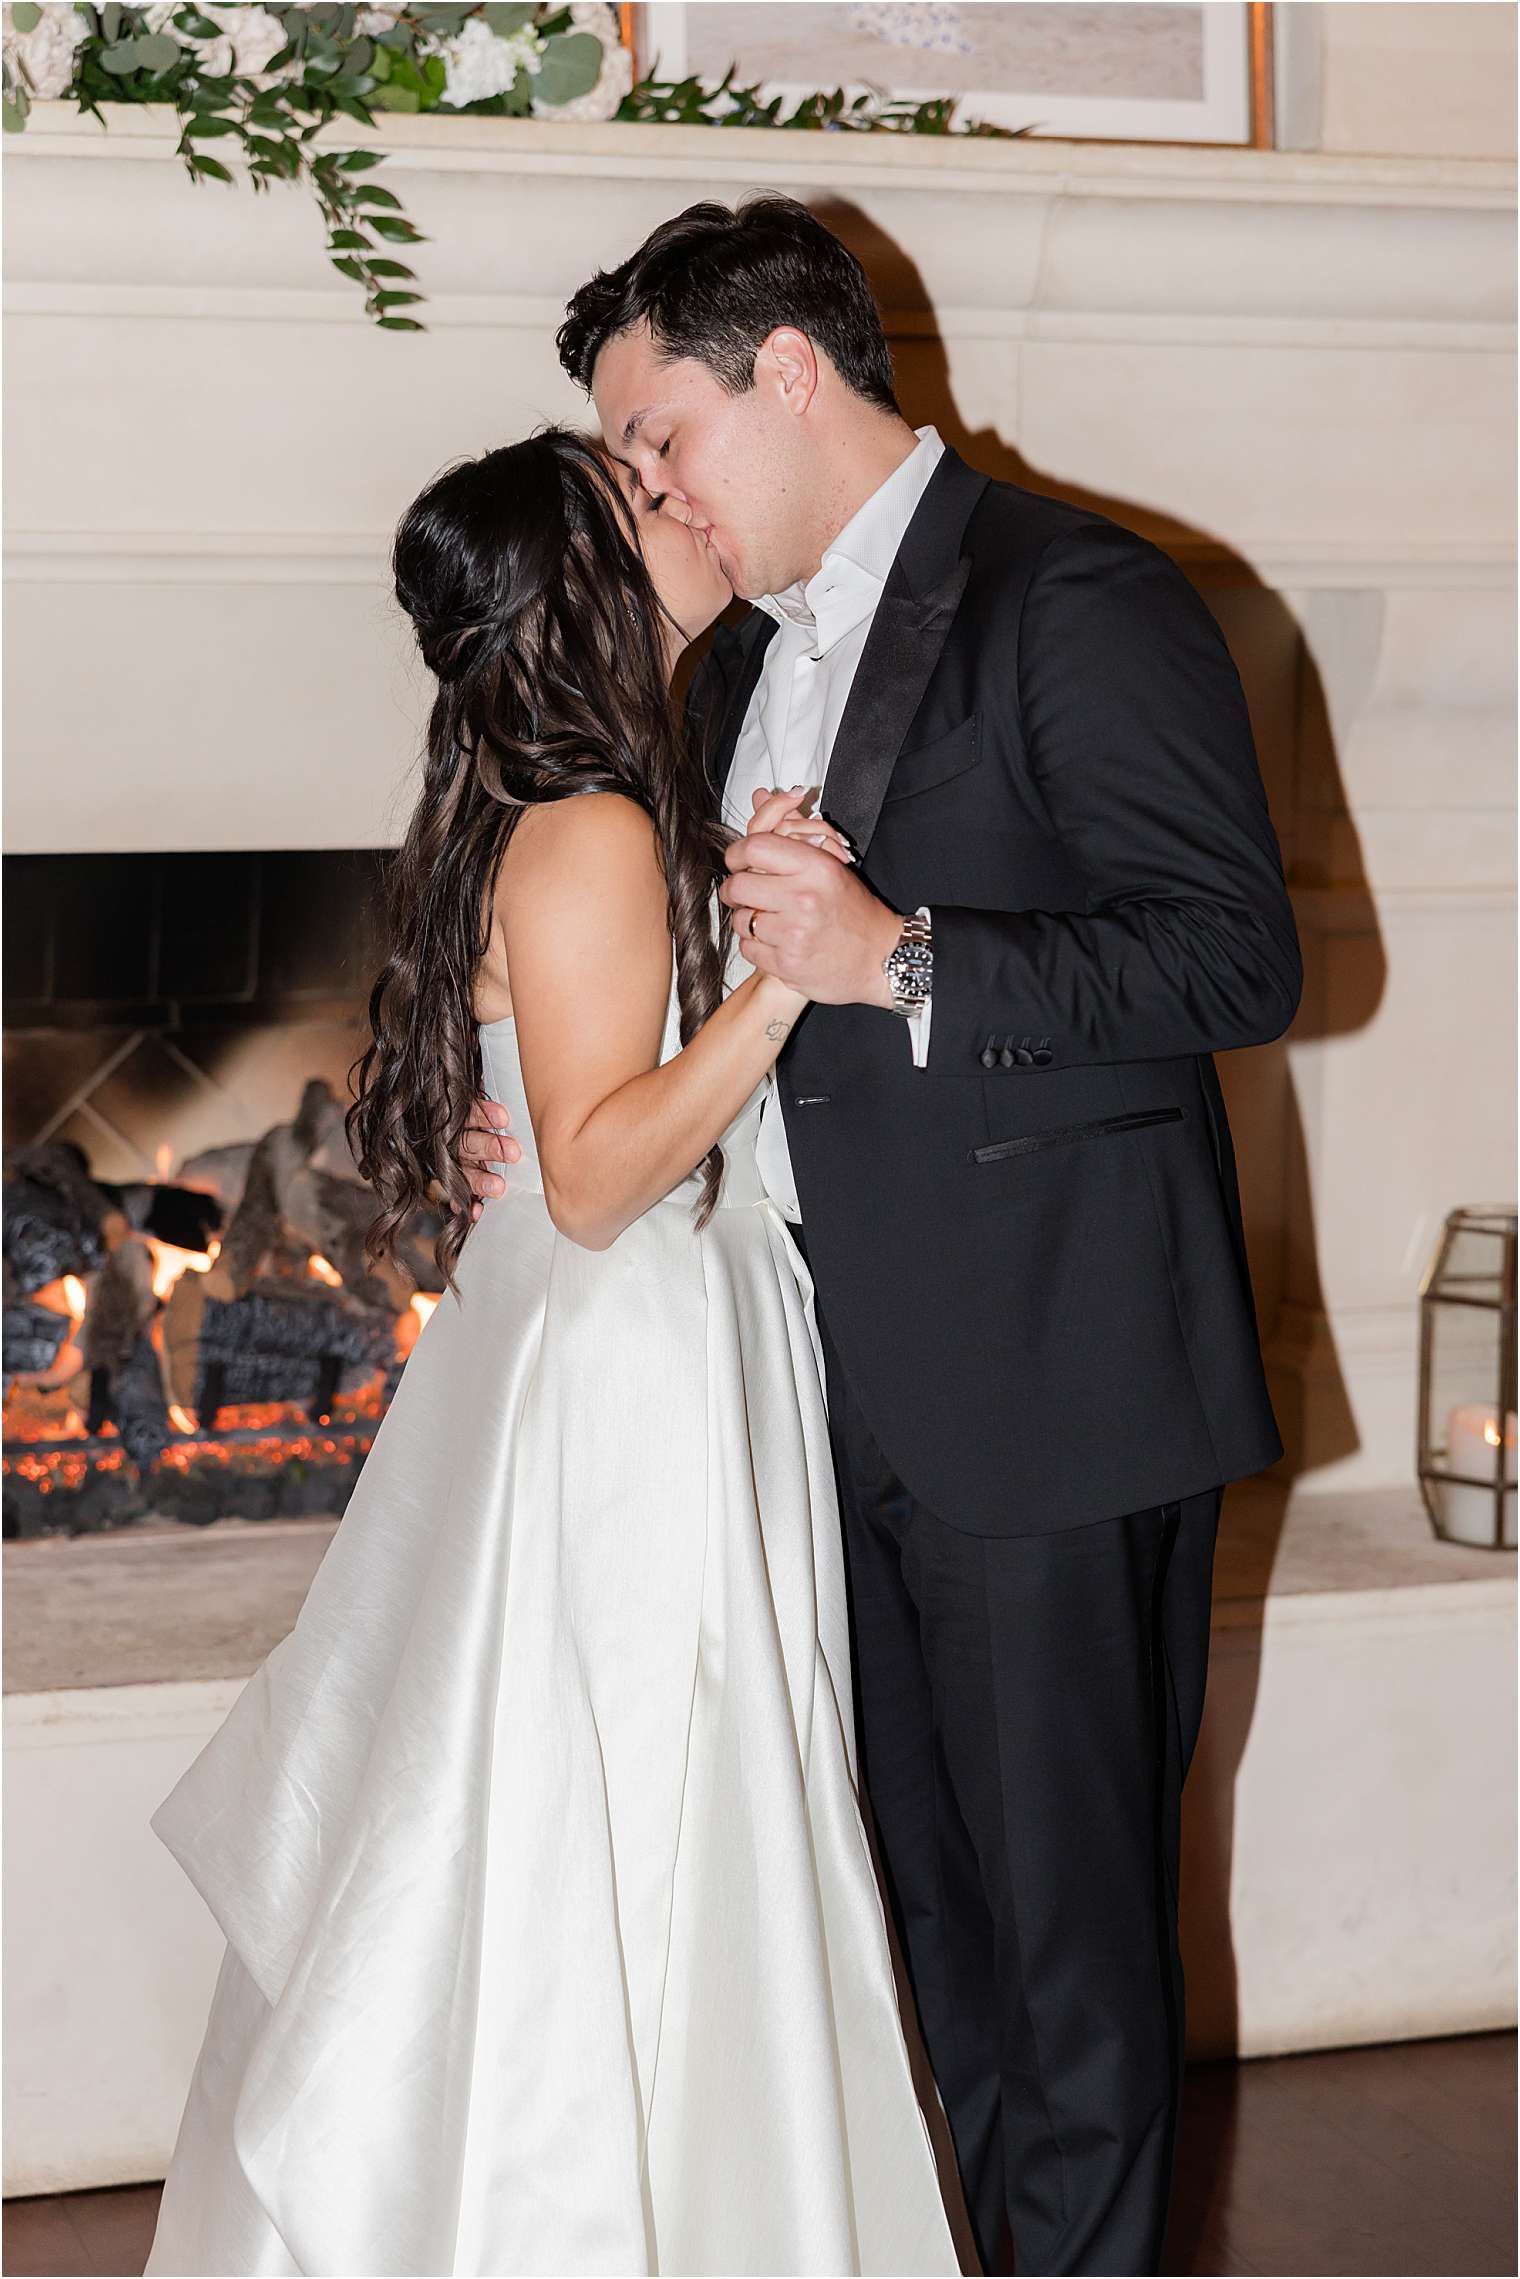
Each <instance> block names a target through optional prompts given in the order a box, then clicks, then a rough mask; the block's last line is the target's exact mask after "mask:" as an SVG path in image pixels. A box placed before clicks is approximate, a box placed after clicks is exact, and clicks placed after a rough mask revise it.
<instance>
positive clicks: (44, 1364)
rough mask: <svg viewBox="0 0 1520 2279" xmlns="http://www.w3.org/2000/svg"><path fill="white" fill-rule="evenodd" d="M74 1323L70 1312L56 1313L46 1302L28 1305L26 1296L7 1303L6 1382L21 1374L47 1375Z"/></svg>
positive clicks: (5, 1322) (5, 1334) (5, 1313)
mask: <svg viewBox="0 0 1520 2279" xmlns="http://www.w3.org/2000/svg"><path fill="white" fill-rule="evenodd" d="M72 1327H73V1323H72V1322H71V1321H70V1319H69V1317H68V1315H67V1314H55V1313H54V1312H53V1311H52V1310H51V1308H49V1307H47V1306H29V1305H28V1304H27V1303H26V1301H25V1300H24V1299H18V1300H16V1301H15V1302H14V1303H12V1304H10V1305H7V1306H6V1308H5V1312H4V1342H5V1382H6V1385H7V1386H10V1385H13V1384H14V1383H15V1381H16V1379H17V1378H18V1377H41V1376H44V1375H46V1373H47V1371H48V1370H49V1369H51V1368H52V1366H53V1363H54V1362H55V1361H56V1360H57V1358H58V1355H59V1353H60V1352H61V1351H62V1348H63V1343H64V1340H65V1338H66V1337H67V1336H68V1334H69V1331H70V1330H71V1329H72Z"/></svg>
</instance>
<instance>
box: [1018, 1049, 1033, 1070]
mask: <svg viewBox="0 0 1520 2279" xmlns="http://www.w3.org/2000/svg"><path fill="white" fill-rule="evenodd" d="M1013 1057H1014V1059H1015V1060H1016V1061H1017V1062H1018V1064H1019V1066H1020V1068H1032V1067H1033V1066H1034V1054H1033V1053H1032V1052H1031V1051H1030V1049H1029V1047H1028V1045H1020V1046H1019V1048H1018V1050H1017V1052H1016V1053H1015V1054H1014V1056H1013Z"/></svg>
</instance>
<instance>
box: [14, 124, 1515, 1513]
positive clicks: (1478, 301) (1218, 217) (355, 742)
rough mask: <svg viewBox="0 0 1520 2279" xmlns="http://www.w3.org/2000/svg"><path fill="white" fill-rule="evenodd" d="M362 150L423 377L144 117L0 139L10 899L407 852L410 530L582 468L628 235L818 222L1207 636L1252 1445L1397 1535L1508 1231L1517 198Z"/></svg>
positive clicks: (876, 149)
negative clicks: (1234, 975)
mask: <svg viewBox="0 0 1520 2279" xmlns="http://www.w3.org/2000/svg"><path fill="white" fill-rule="evenodd" d="M344 139H345V140H351V141H363V140H366V139H369V138H368V137H367V136H366V134H365V131H364V130H363V129H360V128H357V127H356V128H354V129H353V130H351V131H350V130H347V129H345V134H344ZM376 139H378V140H380V141H382V142H383V143H384V145H385V147H386V150H387V153H388V156H387V163H386V170H385V177H384V178H385V179H388V180H390V181H391V182H393V183H394V185H395V187H396V188H397V189H398V190H399V192H400V193H401V195H402V196H403V197H404V199H405V201H406V204H407V208H408V211H409V212H410V213H411V214H412V216H413V218H414V219H415V220H416V221H417V223H418V224H419V226H420V227H421V228H422V229H424V230H425V231H426V232H427V233H428V239H429V242H428V243H427V244H425V245H423V246H421V247H420V248H418V252H417V259H416V263H415V266H416V267H417V269H418V271H419V273H420V277H421V281H422V284H423V286H424V288H425V290H426V291H427V293H428V296H429V300H428V306H427V309H426V311H425V312H424V314H425V317H426V321H427V324H428V327H429V329H428V331H427V332H426V334H423V335H416V336H412V335H384V334H380V333H378V332H376V331H375V330H374V329H373V328H371V327H369V326H367V325H366V324H365V323H364V321H363V319H362V316H361V314H360V310H359V305H358V289H357V288H356V287H353V288H351V287H350V286H349V285H348V284H347V283H346V282H345V281H343V280H340V279H338V278H336V277H335V276H333V274H332V273H331V271H330V270H329V269H328V268H327V266H326V263H325V261H324V259H323V255H322V251H321V235H320V230H319V226H318V223H317V219H316V215H315V212H314V210H313V209H312V206H311V204H310V202H309V200H308V199H307V198H306V196H305V194H304V193H302V192H300V191H298V190H293V189H286V188H284V187H281V188H279V189H276V190H274V191H272V192H271V193H270V194H269V195H268V196H267V197H262V198H257V199H256V198H254V197H253V196H252V195H250V194H249V193H248V192H247V191H246V190H245V189H242V188H238V189H225V188H223V187H221V186H219V185H216V184H205V185H202V186H199V187H195V186H192V185H191V184H190V183H189V182H188V181H187V180H186V179H185V177H184V174H183V170H182V168H181V166H180V164H179V162H178V161H177V159H176V158H175V156H174V137H173V133H172V131H171V130H170V127H169V124H168V122H167V121H166V119H165V118H164V116H163V115H161V114H156V113H154V112H150V111H140V110H134V109H122V110H120V111H117V112H115V113H113V114H112V117H111V123H110V128H109V131H102V130H101V129H100V128H99V127H98V126H96V125H95V124H94V123H93V122H90V121H87V120H81V119H80V118H79V117H78V116H77V115H76V114H74V113H73V112H71V111H70V110H69V109H68V107H67V106H64V105H39V106H37V107H36V108H35V109H34V112H33V114H32V118H31V121H30V123H29V125H28V127H27V130H26V132H25V134H24V135H21V136H12V137H7V138H6V144H5V153H4V173H5V186H6V199H5V271H6V283H5V303H6V310H7V318H6V350H7V373H6V378H7V390H6V394H7V423H8V442H9V456H8V460H7V474H8V478H9V480H8V497H7V502H6V503H7V520H8V527H7V533H6V547H7V578H8V603H9V642H8V658H7V662H8V665H9V671H8V673H7V676H6V691H5V699H6V723H5V725H6V735H7V758H8V763H9V764H8V771H7V799H6V808H5V831H6V840H5V843H6V846H7V848H8V849H9V850H12V851H17V852H45V851H55V850H59V849H82V848H110V847H128V848H145V847H155V848H177V847H235V846H301V845H304V846H354V845H367V844H370V845H372V844H385V843H388V842H389V841H391V840H393V839H394V838H395V837H396V836H397V835H398V832H399V828H400V823H401V819H402V816H403V815H404V812H405V808H406V805H407V803H408V800H409V781H410V768H411V764H412V759H413V755H414V752H415V749H416V743H417V735H418V728H419V724H420V721H421V718H422V713H423V704H424V698H423V691H422V688H421V685H420V682H419V679H418V676H417V675H416V673H415V672H414V671H413V669H412V667H411V665H410V662H409V660H408V658H407V655H406V651H405V645H404V643H403V641H402V638H401V633H400V629H399V627H398V624H397V622H396V617H395V613H394V610H393V607H392V605H391V603H390V601H389V598H388V594H387V590H386V568H385V558H386V546H387V538H388V533H389V532H390V530H391V529H392V528H393V527H394V524H395V520H396V517H397V515H398V513H399V512H400V510H401V508H402V507H403V506H404V505H405V503H406V501H407V500H408V499H409V498H410V497H411V496H412V495H413V493H414V492H415V490H416V489H417V488H418V487H419V486H420V484H421V483H422V482H423V481H424V480H425V479H426V478H427V477H428V476H429V475H430V474H431V473H432V472H433V471H434V470H435V469H436V468H437V467H438V466H439V465H440V464H441V463H442V462H443V461H445V460H446V459H448V458H450V457H451V456H453V455H455V454H456V453H460V452H466V451H473V450H479V449H481V448H484V447H486V446H487V445H489V444H492V443H495V442H497V441H500V440H502V439H503V438H505V437H508V436H511V435H513V434H517V433H521V432H523V431H524V430H525V429H526V428H527V427H529V426H531V425H532V424H533V423H534V422H535V421H536V420H538V419H541V418H546V417H557V418H565V417H568V418H572V419H573V418H576V417H580V416H583V413H584V407H583V405H582V401H581V399H580V397H579V395H578V393H577V392H576V391H575V390H574V389H573V388H571V387H570V385H569V384H568V382H567V381H566V380H565V378H564V375H563V374H562V373H561V372H560V370H559V367H558V365H557V362H556V360H555V356H554V351H553V341H552V336H553V329H554V326H555V324H556V322H557V321H558V318H559V316H560V313H561V311H562V309H563V305H564V301H565V298H566V296H567V294H568V293H569V292H570V291H571V290H572V289H573V288H574V286H575V285H576V284H577V283H579V282H580V281H581V279H582V278H583V277H584V276H586V275H588V274H589V273H590V272H591V270H592V269H594V268H595V267H598V266H603V265H606V264H608V263H610V262H613V261H615V260H617V259H619V258H620V257H621V256H622V255H623V254H624V253H625V252H627V251H628V250H630V249H631V248H632V246H633V245H635V244H636V243H637V242H638V240H639V239H640V237H641V236H642V235H643V234H644V233H645V232H646V231H647V230H648V229H649V228H650V227H651V226H652V225H653V224H654V223H655V222H656V221H657V220H659V219H660V218H661V217H662V216H664V215H666V214H669V213H671V212H673V211H675V210H678V209H679V208H680V207H681V206H683V205H685V204H688V203H690V202H692V201H693V200H694V199H696V198H699V197H703V196H710V197H718V198H722V199H725V200H728V201H732V200H733V199H734V198H735V197H737V196H738V195H740V194H742V192H743V191H745V190H747V189H750V188H760V187H774V188H779V189H784V190H788V191H791V192H793V193H795V194H798V195H801V196H804V197H807V198H808V199H809V200H812V201H819V200H822V201H827V203H828V208H829V211H830V216H831V218H832V219H834V220H835V223H836V226H838V227H840V228H841V230H842V231H843V233H844V234H845V235H846V236H848V237H849V238H850V239H851V241H852V242H853V243H855V244H856V246H857V248H858V249H859V250H860V252H861V253H862V256H863V258H865V259H866V260H867V262H868V265H869V266H870V268H871V270H872V273H873V277H874V278H875V280H876V283H877V286H878V290H879V292H880V294H881V297H882V301H883V305H884V308H885V310H886V313H887V319H888V324H889V328H890V331H891V333H892V337H893V347H894V354H895V357H896V361H897V366H898V373H899V381H900V388H901V393H902V397H903V401H904V406H905V408H906V409H907V410H908V411H909V413H910V415H911V416H913V417H915V418H917V419H922V418H925V417H931V418H934V419H935V420H937V421H938V422H939V424H940V426H941V428H942V429H943V430H944V432H946V434H947V435H948V436H949V437H950V438H951V439H952V440H953V441H955V442H956V443H957V444H958V445H959V446H960V447H961V448H962V449H963V450H964V451H965V452H966V453H967V455H968V456H969V457H971V458H972V459H974V460H976V461H977V462H978V463H979V464H981V465H983V466H985V467H987V468H988V469H989V470H990V471H992V472H994V473H998V474H1003V475H1007V476H1009V477H1011V478H1012V479H1013V480H1015V481H1021V482H1029V483H1033V484H1034V485H1036V486H1037V487H1048V488H1053V489H1056V490H1059V491H1063V492H1067V493H1070V494H1074V495H1079V496H1083V497H1085V498H1088V499H1089V500H1091V501H1092V503H1094V504H1095V505H1097V506H1098V507H1099V508H1101V509H1102V510H1103V511H1104V512H1107V513H1111V514H1114V515H1115V516H1117V517H1118V518H1119V519H1120V520H1122V521H1126V522H1129V523H1131V524H1132V525H1134V526H1135V527H1137V528H1140V529H1143V530H1145V531H1147V532H1148V533H1150V534H1151V535H1153V536H1155V537H1156V538H1158V539H1159V540H1160V541H1161V542H1162V543H1163V544H1165V545H1166V546H1167V547H1168V548H1169V549H1171V550H1172V551H1173V552H1175V553H1176V554H1177V556H1178V557H1179V558H1180V559H1181V560H1182V561H1183V562H1184V563H1185V565H1186V566H1187V568H1188V570H1189V573H1190V574H1191V575H1192V576H1193V577H1194V578H1195V579H1196V581H1197V582H1198V584H1199V585H1200V587H1201V588H1202V589H1203V590H1204V591H1205V593H1206V594H1207V596H1208V599H1209V601H1210V604H1211V606H1212V607H1213V608H1214V609H1215V611H1216V614H1217V615H1218V616H1219V618H1220V620H1221V622H1222V624H1223V625H1224V628H1225V631H1226V633H1227V635H1228V637H1229V639H1230V642H1231V645H1232V648H1233V650H1234V653H1235V656H1236V659H1237V662H1238V664H1239V666H1240V670H1241V674H1242V678H1243V679H1244V681H1245V684H1246V688H1247V691H1248V694H1249V696H1250V700H1251V705H1252V712H1253V718H1254V720H1255V724H1256V730H1257V740H1258V745H1259V748H1260V751H1261V756H1262V765H1263V772H1264V775H1265V777H1266V780H1267V785H1268V791H1269V795H1270V798H1271V801H1272V806H1273V813H1274V816H1275V818H1276V821H1277V825H1278V830H1279V833H1280V836H1281V838H1282V841H1283V845H1284V849H1285V852H1286V854H1287V857H1288V860H1289V864H1290V870H1291V874H1292V878H1293V882H1294V888H1295V899H1296V905H1297V908H1298V913H1299V919H1300V925H1301V929H1302V931H1303V935H1304V942H1305V952H1306V968H1307V974H1306V988H1305V999H1304V1006H1303V1010H1302V1012H1301V1014H1300V1017H1299V1020H1298V1022H1297V1024H1296V1025H1295V1028H1294V1030H1293V1032H1292V1036H1291V1039H1290V1041H1289V1043H1288V1045H1287V1046H1286V1048H1283V1047H1274V1048H1269V1049H1267V1050H1263V1051H1258V1052H1254V1053H1246V1054H1236V1055H1227V1056H1225V1059H1224V1062H1223V1064H1222V1073H1223V1076H1224V1079H1225V1082H1226V1085H1227V1088H1228V1091H1229V1097H1230V1104H1231V1115H1232V1122H1233V1124H1234V1128H1235V1132H1236V1137H1237V1144H1238V1148H1239V1153H1240V1156H1241V1170H1242V1181H1243V1185H1244V1189H1245V1195H1246V1201H1247V1209H1248V1221H1249V1226H1248V1231H1249V1238H1250V1244H1251V1256H1252V1265H1253V1272H1254V1276H1255V1281H1256V1288H1257V1295H1258V1303H1259V1308H1260V1311H1261V1315H1262V1324H1263V1331H1264V1335H1265V1337H1266V1339H1267V1342H1268V1346H1269V1356H1270V1360H1271V1365H1272V1370H1273V1383H1274V1392H1275V1394H1276V1395H1277V1397H1278V1404H1279V1414H1280V1416H1281V1418H1282V1421H1283V1424H1284V1429H1285V1433H1286V1435H1287V1437H1288V1439H1289V1442H1290V1446H1291V1451H1292V1460H1293V1463H1294V1465H1295V1468H1296V1469H1297V1470H1298V1472H1299V1473H1300V1475H1301V1482H1302V1486H1303V1487H1305V1488H1309V1489H1313V1488H1314V1487H1316V1486H1323V1487H1333V1488H1336V1489H1354V1488H1361V1487H1365V1486H1375V1485H1378V1484H1381V1483H1390V1484H1391V1483H1402V1482H1405V1481H1407V1478H1408V1473H1409V1461H1410V1457H1409V1451H1410V1446H1411V1442H1412V1436H1413V1383H1414V1364H1415V1350H1416V1348H1415V1314H1414V1294H1415V1289H1416V1285H1417V1282H1418V1277H1419V1271H1420V1267H1421V1265H1422V1263H1423V1261H1424V1258H1425V1257H1426V1255H1427V1254H1428V1251H1429V1249H1430V1247H1431V1244H1432V1242H1433V1240H1434V1237H1435V1233H1436V1230H1437V1228H1438V1226H1439V1223H1440V1219H1441V1217H1442V1215H1443V1214H1444V1212H1445V1211H1446V1210H1447V1209H1449V1208H1450V1207H1451V1206H1452V1205H1454V1204H1456V1203H1459V1202H1469V1201H1491V1200H1492V1199H1494V1197H1496V1196H1499V1197H1502V1196H1504V1195H1505V1194H1507V1193H1508V1192H1510V1191H1511V1189H1512V1187H1513V1155H1514V1151H1513V1138H1512V1129H1511V1118H1510V1109H1511V1103H1512V1102H1513V1099H1514V1089H1515V1080H1514V1065H1513V1034H1514V1028H1513V1018H1512V1008H1511V1004H1510V1001H1509V976H1510V974H1511V972H1512V954H1511V939H1512V911H1513V898H1514V829H1513V814H1514V782H1513V777H1514V643H1513V606H1514V604H1513V558H1514V533H1513V516H1514V495H1515V492H1514V472H1513V469H1514V432H1513V431H1514V356H1513V351H1514V298H1515V263H1514V168H1513V166H1512V165H1510V164H1508V163H1507V162H1502V161H1491V160H1451V159H1434V158H1420V159H1408V160H1403V159H1396V158H1387V157H1380V158H1355V157H1344V156H1323V155H1316V154H1308V153H1301V152H1270V151H1255V150H1226V149H1215V148H1181V147H1168V146H1156V145H1151V146H1124V145H1100V144H1081V143H1058V142H1053V141H1044V140H1042V141H1037V142H1035V141H1031V142H1013V143H1007V144H997V143H984V142H979V141H959V142H957V141H944V140H928V139H924V140H912V139H904V140H902V141H893V142H891V143H888V142H886V141H885V140H884V139H883V138H875V137H864V136H861V137H852V136H848V135H833V136H816V135H798V134H786V133H760V132H748V131H745V132H722V131H717V130H711V129H702V128H695V129H693V128H663V127H661V128H654V127H634V126H617V125H611V126H594V127H578V126H570V125H564V124H556V123H554V122H552V121H546V122H531V121H513V122H504V121H495V120H490V121H481V120H471V119H463V120H446V119H441V118H428V119H418V120H403V121H396V122H393V123H390V124H388V125H387V127H386V128H385V130H384V132H383V134H382V135H381V136H379V137H378V138H376Z"/></svg>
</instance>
